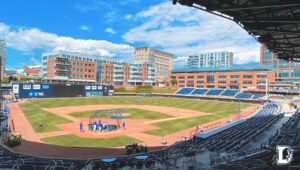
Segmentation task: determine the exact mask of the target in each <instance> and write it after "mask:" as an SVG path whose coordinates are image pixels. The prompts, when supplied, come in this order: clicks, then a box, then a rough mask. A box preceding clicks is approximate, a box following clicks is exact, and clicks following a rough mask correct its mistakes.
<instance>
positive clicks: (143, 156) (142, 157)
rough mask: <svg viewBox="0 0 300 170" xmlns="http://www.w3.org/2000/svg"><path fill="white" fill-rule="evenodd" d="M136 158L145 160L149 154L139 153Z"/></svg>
mask: <svg viewBox="0 0 300 170" xmlns="http://www.w3.org/2000/svg"><path fill="white" fill-rule="evenodd" d="M134 158H135V159H137V160H145V159H147V158H148V156H147V155H139V156H135V157H134Z"/></svg>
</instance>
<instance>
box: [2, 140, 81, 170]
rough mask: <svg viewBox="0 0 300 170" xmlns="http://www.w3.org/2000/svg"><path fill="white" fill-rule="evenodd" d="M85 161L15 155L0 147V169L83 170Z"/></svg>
mask: <svg viewBox="0 0 300 170" xmlns="http://www.w3.org/2000/svg"><path fill="white" fill-rule="evenodd" d="M83 167H84V161H77V160H67V159H43V158H38V157H33V156H28V155H21V154H15V153H12V152H10V151H8V150H7V149H6V148H4V147H2V146H0V169H21V170H32V169H53V170H67V169H81V168H83Z"/></svg>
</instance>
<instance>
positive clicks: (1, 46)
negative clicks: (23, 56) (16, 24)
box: [0, 39, 6, 78]
mask: <svg viewBox="0 0 300 170" xmlns="http://www.w3.org/2000/svg"><path fill="white" fill-rule="evenodd" d="M0 58H1V62H0V64H1V66H0V67H1V78H2V77H3V75H4V72H5V63H6V42H5V40H2V39H0Z"/></svg>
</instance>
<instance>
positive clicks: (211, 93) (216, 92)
mask: <svg viewBox="0 0 300 170" xmlns="http://www.w3.org/2000/svg"><path fill="white" fill-rule="evenodd" d="M223 91H224V89H211V90H209V92H207V93H206V95H207V96H218V95H220V94H221V93H222V92H223Z"/></svg>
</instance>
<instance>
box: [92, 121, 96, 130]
mask: <svg viewBox="0 0 300 170" xmlns="http://www.w3.org/2000/svg"><path fill="white" fill-rule="evenodd" d="M93 125H94V130H93V131H94V132H96V129H97V122H96V121H94V124H93Z"/></svg>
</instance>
